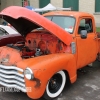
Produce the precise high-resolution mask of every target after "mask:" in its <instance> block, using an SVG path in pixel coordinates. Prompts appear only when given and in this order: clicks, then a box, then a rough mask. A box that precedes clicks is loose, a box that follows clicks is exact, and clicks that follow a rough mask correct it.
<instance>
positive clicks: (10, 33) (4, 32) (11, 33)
mask: <svg viewBox="0 0 100 100" xmlns="http://www.w3.org/2000/svg"><path fill="white" fill-rule="evenodd" d="M19 41H24V38H23V37H22V36H21V35H20V34H19V33H18V32H17V31H16V30H15V29H14V28H13V27H10V26H4V25H0V46H5V45H6V44H15V43H17V42H19Z"/></svg>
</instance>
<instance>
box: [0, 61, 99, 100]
mask: <svg viewBox="0 0 100 100" xmlns="http://www.w3.org/2000/svg"><path fill="white" fill-rule="evenodd" d="M0 87H1V88H2V86H0ZM0 100H32V99H30V98H29V97H28V96H27V95H26V94H25V93H23V92H5V91H2V90H0ZM39 100H44V99H42V98H41V99H39ZM54 100H100V62H97V61H95V62H94V63H93V66H92V67H90V66H86V67H84V68H83V69H81V70H78V78H77V81H76V82H75V83H74V84H72V85H70V86H68V87H67V86H66V88H65V89H64V91H63V92H62V93H61V94H60V96H59V97H57V98H55V99H54Z"/></svg>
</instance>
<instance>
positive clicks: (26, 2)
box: [22, 0, 30, 7]
mask: <svg viewBox="0 0 100 100" xmlns="http://www.w3.org/2000/svg"><path fill="white" fill-rule="evenodd" d="M26 6H30V0H22V7H26Z"/></svg>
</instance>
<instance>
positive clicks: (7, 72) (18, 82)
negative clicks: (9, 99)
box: [0, 65, 26, 92]
mask: <svg viewBox="0 0 100 100" xmlns="http://www.w3.org/2000/svg"><path fill="white" fill-rule="evenodd" d="M0 84H1V85H3V86H6V87H9V88H17V89H19V90H21V91H23V92H26V87H25V81H24V74H23V69H20V68H18V67H16V66H5V65H0Z"/></svg>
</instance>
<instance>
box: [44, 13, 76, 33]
mask: <svg viewBox="0 0 100 100" xmlns="http://www.w3.org/2000/svg"><path fill="white" fill-rule="evenodd" d="M55 16H56V17H71V18H74V19H75V23H74V25H73V27H74V28H73V31H72V32H69V31H67V32H69V33H70V34H73V33H74V30H75V25H76V18H75V17H74V16H67V15H46V16H44V17H45V18H47V17H51V20H50V21H52V20H53V17H55ZM47 19H48V20H49V18H47ZM52 22H53V21H52ZM53 23H54V22H53ZM55 24H56V23H55ZM56 25H58V24H56ZM58 26H59V25H58ZM59 27H61V26H59ZM61 28H62V27H61ZM62 29H64V28H62ZM64 30H65V29H64ZM65 31H66V30H65Z"/></svg>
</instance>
